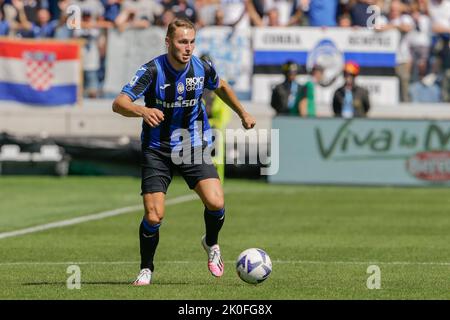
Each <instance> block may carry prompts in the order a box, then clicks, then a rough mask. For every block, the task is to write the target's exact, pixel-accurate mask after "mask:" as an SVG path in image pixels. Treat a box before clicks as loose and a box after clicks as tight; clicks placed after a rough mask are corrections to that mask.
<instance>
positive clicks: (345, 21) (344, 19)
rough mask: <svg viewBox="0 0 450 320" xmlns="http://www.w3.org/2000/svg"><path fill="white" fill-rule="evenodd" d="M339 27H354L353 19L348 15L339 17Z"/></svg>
mask: <svg viewBox="0 0 450 320" xmlns="http://www.w3.org/2000/svg"><path fill="white" fill-rule="evenodd" d="M338 26H339V27H341V28H349V27H351V26H352V18H351V16H350V15H349V14H348V13H344V14H342V15H340V16H339V17H338Z"/></svg>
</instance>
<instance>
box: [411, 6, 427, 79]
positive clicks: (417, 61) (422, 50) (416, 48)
mask: <svg viewBox="0 0 450 320" xmlns="http://www.w3.org/2000/svg"><path fill="white" fill-rule="evenodd" d="M410 8H411V17H412V18H413V20H414V29H413V30H412V31H411V34H410V40H409V43H410V46H411V55H412V71H411V81H412V82H415V81H418V80H420V78H421V76H420V75H419V68H425V69H426V68H427V65H428V58H429V56H430V47H431V19H430V17H429V16H428V6H427V2H426V1H425V0H416V1H414V2H413V3H412V4H411V7H410ZM421 72H423V71H421ZM425 72H426V70H425Z"/></svg>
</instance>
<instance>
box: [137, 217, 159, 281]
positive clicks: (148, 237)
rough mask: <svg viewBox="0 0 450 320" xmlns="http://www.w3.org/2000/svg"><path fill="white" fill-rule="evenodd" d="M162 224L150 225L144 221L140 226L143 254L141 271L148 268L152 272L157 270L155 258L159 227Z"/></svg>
mask: <svg viewBox="0 0 450 320" xmlns="http://www.w3.org/2000/svg"><path fill="white" fill-rule="evenodd" d="M160 225H161V224H155V225H150V224H149V223H148V222H147V221H145V219H142V222H141V225H140V226H139V245H140V253H141V269H145V268H148V269H150V270H151V271H152V272H153V270H154V269H155V266H154V265H153V257H154V256H155V251H156V247H157V246H158V242H159V227H160Z"/></svg>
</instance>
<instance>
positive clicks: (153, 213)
mask: <svg viewBox="0 0 450 320" xmlns="http://www.w3.org/2000/svg"><path fill="white" fill-rule="evenodd" d="M142 198H143V201H144V209H145V213H144V219H145V220H147V222H149V223H150V224H151V225H154V224H158V223H161V221H162V219H163V218H164V201H165V198H166V195H165V193H164V192H152V193H144V194H143V196H142Z"/></svg>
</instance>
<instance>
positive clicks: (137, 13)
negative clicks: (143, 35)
mask: <svg viewBox="0 0 450 320" xmlns="http://www.w3.org/2000/svg"><path fill="white" fill-rule="evenodd" d="M163 10H164V8H163V6H162V5H161V4H159V3H158V2H156V1H155V0H124V2H123V4H122V9H121V11H120V14H119V15H118V16H117V18H116V20H115V23H116V25H117V28H118V29H119V30H120V31H124V30H125V29H127V28H133V29H145V28H148V27H149V26H151V25H154V24H155V20H156V19H157V18H158V16H160V15H161V14H162V13H163Z"/></svg>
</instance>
